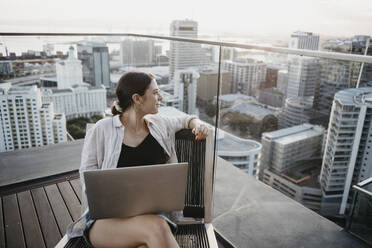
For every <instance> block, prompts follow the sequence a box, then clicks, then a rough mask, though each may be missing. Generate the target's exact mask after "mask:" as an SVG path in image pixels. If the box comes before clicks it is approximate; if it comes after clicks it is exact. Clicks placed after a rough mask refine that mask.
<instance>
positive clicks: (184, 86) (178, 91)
mask: <svg viewBox="0 0 372 248" xmlns="http://www.w3.org/2000/svg"><path fill="white" fill-rule="evenodd" d="M199 77H200V75H199V73H198V72H197V71H196V70H190V69H189V70H177V71H176V72H175V77H174V96H176V97H177V98H178V99H179V100H180V102H179V110H181V111H182V112H184V113H187V114H196V115H197V114H198V110H197V108H196V90H197V87H198V79H199Z"/></svg>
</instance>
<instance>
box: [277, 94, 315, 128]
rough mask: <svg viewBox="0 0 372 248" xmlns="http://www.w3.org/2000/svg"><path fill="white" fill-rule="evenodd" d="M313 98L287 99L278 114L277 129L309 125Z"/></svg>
mask: <svg viewBox="0 0 372 248" xmlns="http://www.w3.org/2000/svg"><path fill="white" fill-rule="evenodd" d="M313 99H314V98H313V97H301V98H287V99H286V100H285V105H284V108H282V110H281V112H280V113H279V118H278V127H279V129H282V128H287V127H293V126H297V125H300V124H303V123H309V121H310V118H311V116H312V113H313Z"/></svg>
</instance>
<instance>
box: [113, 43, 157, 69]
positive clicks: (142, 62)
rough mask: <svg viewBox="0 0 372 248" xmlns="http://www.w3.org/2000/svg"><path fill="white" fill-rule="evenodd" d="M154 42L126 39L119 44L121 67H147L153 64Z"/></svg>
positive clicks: (154, 57)
mask: <svg viewBox="0 0 372 248" xmlns="http://www.w3.org/2000/svg"><path fill="white" fill-rule="evenodd" d="M155 53H156V50H155V46H154V40H132V39H126V40H123V41H122V42H121V43H120V64H121V65H123V66H147V65H152V64H154V63H155V60H156V54H155Z"/></svg>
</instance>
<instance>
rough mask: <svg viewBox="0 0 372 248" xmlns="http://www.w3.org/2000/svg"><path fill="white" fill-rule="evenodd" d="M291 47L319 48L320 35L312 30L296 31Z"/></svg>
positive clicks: (292, 37)
mask: <svg viewBox="0 0 372 248" xmlns="http://www.w3.org/2000/svg"><path fill="white" fill-rule="evenodd" d="M288 47H289V48H295V49H307V50H319V35H318V34H314V33H310V32H300V31H297V32H294V33H292V34H291V38H290V40H289V44H288Z"/></svg>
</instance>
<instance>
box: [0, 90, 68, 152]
mask: <svg viewBox="0 0 372 248" xmlns="http://www.w3.org/2000/svg"><path fill="white" fill-rule="evenodd" d="M66 139H67V138H66V119H65V118H64V115H63V114H58V115H56V114H54V110H53V104H52V103H46V104H42V102H41V94H40V90H39V89H38V88H37V87H36V86H27V87H14V88H10V89H9V90H8V91H5V90H3V89H0V152H6V151H14V150H17V149H24V148H30V147H39V146H43V145H49V144H54V143H58V142H63V141H66Z"/></svg>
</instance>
